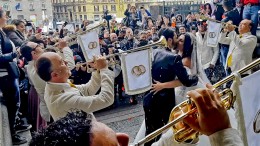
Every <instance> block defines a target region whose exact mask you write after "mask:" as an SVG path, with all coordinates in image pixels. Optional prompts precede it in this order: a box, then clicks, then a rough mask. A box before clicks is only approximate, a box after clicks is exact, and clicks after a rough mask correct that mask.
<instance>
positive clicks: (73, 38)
mask: <svg viewBox="0 0 260 146" xmlns="http://www.w3.org/2000/svg"><path fill="white" fill-rule="evenodd" d="M105 25H106V20H103V21H102V22H100V23H99V24H97V25H95V26H93V27H90V28H88V29H87V30H85V31H80V32H78V33H75V34H71V35H69V37H68V38H69V39H68V40H66V41H67V42H68V45H69V46H72V45H74V44H77V37H78V36H79V35H84V34H86V33H88V32H90V31H92V30H94V29H97V28H99V27H101V26H105ZM58 45H59V42H57V43H56V44H54V45H53V46H54V47H58Z"/></svg>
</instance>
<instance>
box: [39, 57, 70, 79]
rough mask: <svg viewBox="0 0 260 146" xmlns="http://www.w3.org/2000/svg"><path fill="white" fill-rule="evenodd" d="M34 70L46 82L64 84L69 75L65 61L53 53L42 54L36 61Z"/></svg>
mask: <svg viewBox="0 0 260 146" xmlns="http://www.w3.org/2000/svg"><path fill="white" fill-rule="evenodd" d="M36 70H37V73H38V75H39V76H40V78H41V79H42V80H44V81H46V82H54V83H66V82H67V80H68V78H69V77H70V75H71V72H70V69H69V68H68V66H67V63H66V61H64V60H63V59H62V57H61V56H60V55H58V54H57V53H54V52H46V53H43V54H42V55H41V56H40V57H39V58H38V60H37V61H36Z"/></svg>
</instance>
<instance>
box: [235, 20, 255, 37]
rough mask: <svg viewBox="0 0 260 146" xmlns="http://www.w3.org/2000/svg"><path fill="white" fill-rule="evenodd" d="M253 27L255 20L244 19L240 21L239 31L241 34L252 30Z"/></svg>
mask: <svg viewBox="0 0 260 146" xmlns="http://www.w3.org/2000/svg"><path fill="white" fill-rule="evenodd" d="M252 27H253V22H252V21H251V20H248V19H244V20H242V21H241V22H240V24H239V27H238V31H239V33H240V34H244V33H248V32H250V31H251V29H252Z"/></svg>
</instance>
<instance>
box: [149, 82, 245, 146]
mask: <svg viewBox="0 0 260 146" xmlns="http://www.w3.org/2000/svg"><path fill="white" fill-rule="evenodd" d="M212 90H213V87H212V86H211V85H209V84H207V89H196V90H192V91H189V92H188V93H187V94H188V96H190V97H191V99H192V101H194V103H195V105H196V107H197V109H198V115H200V116H198V120H195V119H193V118H185V119H184V122H185V123H186V124H188V125H189V126H190V127H191V128H193V129H196V130H197V131H199V132H200V133H202V134H205V135H206V136H208V138H209V142H210V144H211V145H212V146H243V145H244V144H243V142H242V140H241V138H240V134H239V132H238V131H237V130H235V129H233V128H231V124H230V120H229V116H228V114H227V111H226V109H225V108H224V106H223V105H222V104H220V103H221V100H220V97H219V95H218V93H217V92H213V91H212ZM208 103H209V104H208ZM205 116H207V117H205ZM216 121H221V122H218V123H216ZM206 136H200V141H199V142H198V143H197V144H188V143H187V144H178V143H176V142H175V141H174V139H173V131H172V129H169V130H168V131H167V132H166V133H165V134H163V135H162V138H161V139H160V140H159V141H158V142H156V143H153V144H152V146H196V145H198V146H206V145H209V144H208V141H205V138H207V137H206Z"/></svg>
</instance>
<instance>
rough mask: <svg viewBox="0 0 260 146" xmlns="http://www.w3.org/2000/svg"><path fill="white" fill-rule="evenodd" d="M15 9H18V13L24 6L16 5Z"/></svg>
mask: <svg viewBox="0 0 260 146" xmlns="http://www.w3.org/2000/svg"><path fill="white" fill-rule="evenodd" d="M15 9H16V10H17V11H22V4H21V3H17V4H16V5H15Z"/></svg>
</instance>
